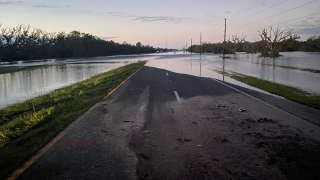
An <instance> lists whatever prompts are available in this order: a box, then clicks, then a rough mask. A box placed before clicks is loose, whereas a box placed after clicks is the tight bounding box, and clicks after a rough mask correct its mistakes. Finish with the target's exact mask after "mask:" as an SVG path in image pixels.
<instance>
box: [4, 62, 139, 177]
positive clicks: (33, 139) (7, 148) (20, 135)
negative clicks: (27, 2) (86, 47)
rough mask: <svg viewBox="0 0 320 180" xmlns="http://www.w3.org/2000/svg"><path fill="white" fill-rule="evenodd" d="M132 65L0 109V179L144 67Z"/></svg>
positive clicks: (136, 64)
mask: <svg viewBox="0 0 320 180" xmlns="http://www.w3.org/2000/svg"><path fill="white" fill-rule="evenodd" d="M144 64H145V62H139V63H134V64H129V65H126V66H123V67H120V68H118V69H114V70H111V71H109V72H106V73H103V74H100V75H97V76H94V77H91V78H90V79H87V80H84V81H82V82H79V83H76V84H74V85H71V86H68V87H65V88H61V89H58V90H55V91H54V92H52V93H50V94H46V95H43V96H40V97H36V98H32V99H30V100H27V101H25V102H24V103H19V104H15V105H12V106H9V107H7V108H5V109H1V110H0V159H1V161H0V179H4V178H5V177H6V176H8V175H9V174H10V173H12V172H13V171H14V170H15V169H17V168H18V167H19V166H21V165H22V163H24V162H25V161H27V160H28V159H29V158H30V157H31V156H33V155H35V154H36V153H37V152H38V151H39V150H40V149H41V148H43V147H44V146H45V145H46V144H47V143H48V142H50V141H51V140H52V139H53V138H54V137H55V136H56V135H57V134H58V133H59V132H61V131H62V130H64V129H65V128H66V127H67V126H68V125H69V124H70V123H72V122H73V121H74V120H76V119H77V118H78V117H79V116H80V115H82V114H83V113H84V112H86V111H87V110H88V109H89V108H90V107H91V106H93V105H94V104H95V103H97V102H98V101H100V100H101V99H102V98H103V97H104V96H105V95H107V94H108V93H109V92H110V91H111V90H112V89H114V88H116V87H117V86H118V85H119V84H120V83H121V82H123V81H124V80H125V79H126V78H128V77H129V76H130V75H131V74H133V73H134V72H135V71H136V70H138V69H139V68H141V67H142V66H143V65H144Z"/></svg>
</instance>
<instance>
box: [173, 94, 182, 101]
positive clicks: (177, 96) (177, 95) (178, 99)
mask: <svg viewBox="0 0 320 180" xmlns="http://www.w3.org/2000/svg"><path fill="white" fill-rule="evenodd" d="M173 92H174V94H175V95H176V98H177V101H178V102H180V101H181V99H180V97H179V94H178V93H177V91H173Z"/></svg>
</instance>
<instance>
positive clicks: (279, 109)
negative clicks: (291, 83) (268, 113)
mask: <svg viewBox="0 0 320 180" xmlns="http://www.w3.org/2000/svg"><path fill="white" fill-rule="evenodd" d="M211 79H213V80H215V81H217V82H218V83H220V84H223V85H225V86H227V87H229V88H231V89H233V90H235V91H238V92H239V93H242V94H244V95H246V96H249V97H251V98H253V99H255V100H257V101H259V102H261V103H263V104H265V105H267V106H270V107H273V108H275V109H278V110H280V111H283V112H285V113H287V114H290V115H293V116H295V117H297V118H299V119H302V120H304V121H305V122H307V123H310V122H309V121H307V120H305V119H303V118H301V117H299V116H297V115H294V114H292V113H290V112H287V111H285V110H283V109H280V108H278V107H276V106H274V105H272V104H269V103H267V102H265V101H263V100H261V99H259V98H256V97H254V96H251V95H250V94H248V93H245V92H243V91H241V90H239V89H237V88H234V87H232V86H229V85H228V84H225V83H223V82H221V81H219V80H217V79H215V78H211ZM310 124H312V123H310ZM313 125H314V124H313Z"/></svg>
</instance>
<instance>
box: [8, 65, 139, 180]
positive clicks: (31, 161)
mask: <svg viewBox="0 0 320 180" xmlns="http://www.w3.org/2000/svg"><path fill="white" fill-rule="evenodd" d="M143 67H144V66H142V67H141V68H143ZM141 68H139V69H138V70H137V71H136V72H138V71H139V70H140V69H141ZM136 72H134V73H133V74H131V76H129V77H128V78H127V79H125V80H124V81H123V82H122V83H121V84H119V85H118V86H117V87H116V88H114V89H113V90H112V91H111V92H109V93H108V94H107V95H106V96H105V97H103V99H102V100H105V99H106V98H107V97H109V96H110V95H111V94H112V93H113V92H114V91H115V90H117V89H118V88H119V87H120V86H121V85H122V84H123V83H125V82H126V81H127V80H128V79H129V78H131V77H132V76H133V75H134V74H136ZM101 103H102V101H100V102H98V103H96V104H95V105H93V106H92V107H91V108H90V109H89V110H88V111H87V112H85V113H84V114H82V115H81V116H80V117H78V118H77V119H76V120H75V121H73V122H72V123H71V124H70V125H69V126H68V127H67V128H66V129H65V130H64V131H62V132H60V133H59V134H58V135H57V136H56V137H55V138H54V139H52V140H51V141H50V142H49V143H48V144H47V145H46V146H45V147H43V148H42V149H41V150H40V151H39V152H38V153H37V154H36V155H34V156H33V157H31V158H30V159H29V160H28V161H27V162H25V163H24V164H23V165H22V167H21V168H19V169H17V170H15V171H14V172H13V173H12V174H11V176H10V177H8V178H7V179H6V180H14V179H16V178H17V177H19V176H20V174H22V173H23V172H24V171H25V170H26V169H28V168H29V167H30V166H31V165H32V164H33V163H34V162H35V161H36V160H37V159H39V158H40V157H41V156H42V155H43V154H44V153H45V152H47V151H48V150H49V149H50V148H51V147H52V146H53V145H55V144H56V143H57V142H58V141H59V140H60V139H61V138H62V137H63V136H64V135H65V134H67V133H68V132H69V131H70V130H71V129H72V128H73V127H74V126H76V125H77V124H78V123H79V122H80V121H81V120H82V119H84V118H85V117H86V116H87V115H88V114H89V113H90V112H91V111H93V110H94V109H95V108H96V107H97V106H98V105H100V104H101Z"/></svg>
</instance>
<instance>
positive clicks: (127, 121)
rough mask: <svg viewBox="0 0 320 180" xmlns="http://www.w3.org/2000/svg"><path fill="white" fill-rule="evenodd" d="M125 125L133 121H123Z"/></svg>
mask: <svg viewBox="0 0 320 180" xmlns="http://www.w3.org/2000/svg"><path fill="white" fill-rule="evenodd" d="M123 122H124V123H129V122H131V121H123Z"/></svg>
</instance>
